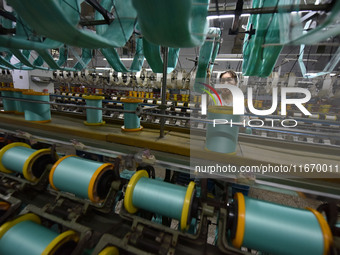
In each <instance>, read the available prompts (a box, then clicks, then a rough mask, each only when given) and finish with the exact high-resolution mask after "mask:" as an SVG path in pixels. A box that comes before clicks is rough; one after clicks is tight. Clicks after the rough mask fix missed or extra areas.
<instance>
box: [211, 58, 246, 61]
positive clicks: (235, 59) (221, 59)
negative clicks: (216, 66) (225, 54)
mask: <svg viewBox="0 0 340 255" xmlns="http://www.w3.org/2000/svg"><path fill="white" fill-rule="evenodd" d="M215 61H243V59H242V58H215Z"/></svg>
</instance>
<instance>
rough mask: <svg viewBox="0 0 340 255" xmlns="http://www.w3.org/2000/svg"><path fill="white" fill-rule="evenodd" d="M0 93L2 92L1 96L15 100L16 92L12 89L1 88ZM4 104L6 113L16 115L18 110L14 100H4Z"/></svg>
mask: <svg viewBox="0 0 340 255" xmlns="http://www.w3.org/2000/svg"><path fill="white" fill-rule="evenodd" d="M0 91H1V95H2V96H4V97H12V98H14V92H13V89H12V88H1V89H0ZM2 104H3V106H4V112H5V113H14V112H15V111H16V110H17V107H16V103H15V101H14V100H10V99H5V98H3V99H2Z"/></svg>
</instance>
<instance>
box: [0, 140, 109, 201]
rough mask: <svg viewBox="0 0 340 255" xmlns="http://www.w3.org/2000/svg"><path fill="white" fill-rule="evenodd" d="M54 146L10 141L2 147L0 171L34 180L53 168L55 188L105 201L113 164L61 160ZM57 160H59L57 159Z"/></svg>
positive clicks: (69, 157)
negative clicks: (37, 147)
mask: <svg viewBox="0 0 340 255" xmlns="http://www.w3.org/2000/svg"><path fill="white" fill-rule="evenodd" d="M56 159H58V155H52V154H51V149H41V150H35V149H32V148H31V146H29V145H28V144H26V143H20V142H16V143H11V144H8V145H6V146H4V147H3V148H2V149H1V150H0V171H1V172H5V173H8V174H13V173H19V174H22V175H23V176H24V178H25V179H26V180H28V181H31V182H36V181H38V180H39V178H40V177H41V175H42V174H43V172H44V171H45V170H50V173H49V181H50V185H51V187H52V188H54V189H56V190H61V191H65V192H70V193H73V194H75V195H77V196H78V197H81V198H87V199H89V200H91V201H92V202H94V203H98V202H100V201H102V200H103V199H104V198H105V197H106V195H107V194H108V192H109V189H110V187H111V183H112V181H113V180H114V171H113V169H114V165H113V164H111V163H102V162H97V161H93V160H88V159H83V158H80V157H78V156H75V155H68V156H64V157H62V158H60V159H58V160H57V161H56ZM55 161H56V162H55Z"/></svg>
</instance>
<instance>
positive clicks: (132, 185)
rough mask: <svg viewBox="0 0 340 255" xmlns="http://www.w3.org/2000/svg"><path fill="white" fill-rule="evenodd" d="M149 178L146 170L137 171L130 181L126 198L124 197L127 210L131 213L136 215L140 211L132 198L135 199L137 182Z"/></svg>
mask: <svg viewBox="0 0 340 255" xmlns="http://www.w3.org/2000/svg"><path fill="white" fill-rule="evenodd" d="M142 177H145V178H149V174H148V172H147V171H145V170H139V171H137V172H136V173H135V174H134V175H133V176H132V177H131V179H130V181H129V183H128V186H127V188H126V191H125V197H124V207H125V210H126V211H128V212H129V213H135V212H137V211H138V208H137V207H135V206H134V205H133V202H132V197H133V190H134V189H135V186H136V184H137V182H138V181H139V180H140V179H141V178H142Z"/></svg>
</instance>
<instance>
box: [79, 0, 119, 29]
mask: <svg viewBox="0 0 340 255" xmlns="http://www.w3.org/2000/svg"><path fill="white" fill-rule="evenodd" d="M86 2H87V3H88V4H89V5H91V6H92V7H93V8H94V9H95V10H96V11H98V12H99V13H100V14H101V15H103V17H104V19H105V20H106V23H107V24H110V23H111V22H112V21H113V20H114V16H113V14H112V13H110V12H109V11H107V10H106V9H105V8H104V7H103V6H101V5H100V3H99V2H98V1H97V0H86Z"/></svg>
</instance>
